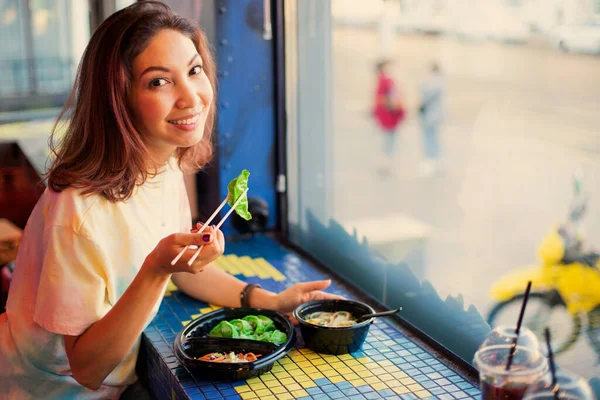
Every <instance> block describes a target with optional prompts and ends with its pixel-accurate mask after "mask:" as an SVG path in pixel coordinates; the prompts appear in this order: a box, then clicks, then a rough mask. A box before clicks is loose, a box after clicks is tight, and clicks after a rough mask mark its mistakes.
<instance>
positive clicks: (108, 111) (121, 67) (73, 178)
mask: <svg viewBox="0 0 600 400" xmlns="http://www.w3.org/2000/svg"><path fill="white" fill-rule="evenodd" d="M163 29H171V30H175V31H178V32H181V33H182V34H184V35H186V36H188V37H189V38H190V39H191V40H192V42H194V45H195V46H196V50H197V51H198V53H199V54H200V57H202V60H203V68H204V71H205V73H206V75H207V76H208V79H209V81H210V83H211V85H212V87H213V91H215V97H216V80H215V64H214V61H213V58H212V55H211V52H210V49H209V45H208V41H207V39H206V36H205V35H204V33H203V32H202V30H201V29H200V28H199V27H198V25H197V24H196V23H195V22H193V21H191V20H189V19H187V18H184V17H181V16H179V15H177V14H175V13H174V12H172V11H171V9H170V8H169V7H168V6H167V5H165V4H163V3H160V2H155V1H144V2H137V3H134V4H132V5H131V6H129V7H127V8H124V9H123V10H121V11H118V12H116V13H114V14H113V15H111V16H110V17H109V18H107V19H106V20H105V21H104V22H103V23H102V24H101V25H100V26H99V27H98V29H97V30H96V31H95V32H94V34H93V35H92V38H91V39H90V42H89V44H88V45H87V47H86V49H85V52H84V54H83V58H82V61H81V63H80V64H79V68H78V70H77V75H76V78H75V83H74V85H73V89H72V90H71V93H70V95H69V98H68V99H67V102H66V104H65V106H64V107H63V109H62V111H61V113H60V114H59V116H58V119H57V121H56V124H55V125H54V128H53V130H52V135H51V136H50V149H51V152H52V155H53V156H54V157H55V159H54V162H53V163H52V166H51V167H50V169H49V171H48V174H47V179H48V186H49V187H50V188H51V189H52V190H54V191H56V192H60V191H62V190H64V189H66V188H69V187H72V188H77V189H80V190H81V191H82V194H96V193H98V194H102V195H103V196H104V197H106V198H107V199H108V200H110V201H113V202H116V201H122V200H126V199H128V198H129V197H130V196H131V195H132V193H133V191H134V189H135V186H136V185H141V184H143V183H144V182H145V181H146V180H147V179H148V177H152V176H153V175H155V174H156V170H155V169H152V168H149V166H148V159H149V154H148V149H147V147H146V143H145V138H144V136H143V135H142V134H141V133H140V132H139V131H138V130H137V129H136V127H135V124H134V122H133V121H134V119H133V114H132V112H131V110H130V109H129V107H128V94H129V91H130V90H131V86H132V85H131V80H132V65H133V60H134V59H135V57H137V56H138V55H139V54H140V53H141V52H143V51H144V49H146V47H147V46H148V44H149V42H150V40H151V39H152V37H154V35H156V34H157V33H158V32H159V31H161V30H163ZM215 104H216V101H215V100H214V98H213V101H212V103H211V105H210V108H209V112H208V116H207V119H206V124H205V127H204V136H203V138H202V140H201V141H200V142H199V143H198V144H196V145H194V146H192V147H188V148H179V149H178V150H177V154H176V156H177V159H178V163H179V166H180V168H181V169H182V170H184V171H194V170H197V169H199V168H202V167H203V166H204V165H205V164H206V163H207V162H208V161H209V160H210V159H211V157H212V151H213V149H212V143H211V136H212V129H213V125H214V120H215V111H216V106H215ZM63 126H64V127H65V132H64V134H62V135H61V134H60V133H59V131H60V130H61V129H60V128H61V127H63Z"/></svg>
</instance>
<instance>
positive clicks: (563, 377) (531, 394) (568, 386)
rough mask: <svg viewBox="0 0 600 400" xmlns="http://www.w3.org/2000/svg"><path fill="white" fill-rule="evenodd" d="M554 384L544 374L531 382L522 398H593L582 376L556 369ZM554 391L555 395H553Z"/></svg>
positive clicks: (542, 399)
mask: <svg viewBox="0 0 600 400" xmlns="http://www.w3.org/2000/svg"><path fill="white" fill-rule="evenodd" d="M556 384H557V385H556V386H554V385H552V377H551V376H550V374H546V375H545V376H544V377H542V379H540V380H538V381H537V382H535V383H533V384H532V385H531V386H530V387H529V389H527V392H526V393H525V397H524V398H523V399H524V400H556V399H560V400H594V394H593V392H592V388H591V387H590V385H589V384H588V383H587V382H586V380H585V379H583V378H582V377H580V376H578V375H575V374H573V373H571V372H569V371H566V370H559V371H556ZM555 392H556V395H555Z"/></svg>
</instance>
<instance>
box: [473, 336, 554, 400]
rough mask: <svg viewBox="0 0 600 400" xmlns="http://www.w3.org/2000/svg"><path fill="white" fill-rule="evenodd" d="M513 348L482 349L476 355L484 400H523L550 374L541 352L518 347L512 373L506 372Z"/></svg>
mask: <svg viewBox="0 0 600 400" xmlns="http://www.w3.org/2000/svg"><path fill="white" fill-rule="evenodd" d="M510 349H511V345H507V344H501V345H493V346H488V347H481V348H480V349H479V350H478V351H477V353H475V364H476V366H477V369H478V370H479V379H480V382H481V399H482V400H521V399H523V397H524V395H525V392H526V391H527V389H528V388H529V386H530V385H531V384H533V383H534V382H535V381H537V380H539V379H540V378H542V376H544V374H545V373H546V371H547V370H548V364H547V362H546V359H545V358H544V357H543V356H542V355H541V353H540V352H539V349H538V348H526V347H522V346H518V345H517V346H516V350H515V352H514V356H513V360H512V364H511V367H510V369H509V370H508V371H507V370H506V365H507V363H508V357H509V353H510Z"/></svg>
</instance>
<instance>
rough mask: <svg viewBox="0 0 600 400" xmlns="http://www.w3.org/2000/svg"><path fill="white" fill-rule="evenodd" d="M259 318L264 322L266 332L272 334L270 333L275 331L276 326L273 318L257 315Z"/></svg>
mask: <svg viewBox="0 0 600 400" xmlns="http://www.w3.org/2000/svg"><path fill="white" fill-rule="evenodd" d="M257 317H258V318H259V319H261V320H262V321H263V322H264V324H265V332H270V331H273V330H275V324H274V323H273V320H272V319H271V318H269V317H267V316H264V315H257Z"/></svg>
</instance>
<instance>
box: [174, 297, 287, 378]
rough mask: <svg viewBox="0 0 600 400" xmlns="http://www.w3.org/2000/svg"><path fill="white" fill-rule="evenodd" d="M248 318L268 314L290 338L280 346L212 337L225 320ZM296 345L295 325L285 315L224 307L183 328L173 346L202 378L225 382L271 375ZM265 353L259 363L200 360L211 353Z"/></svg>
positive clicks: (256, 309)
mask: <svg viewBox="0 0 600 400" xmlns="http://www.w3.org/2000/svg"><path fill="white" fill-rule="evenodd" d="M247 315H264V316H266V317H269V318H271V319H272V320H273V323H274V325H275V328H276V329H279V330H280V331H282V332H283V333H285V334H286V335H287V340H286V341H285V343H282V344H280V345H277V344H274V343H270V342H261V341H258V340H248V339H228V338H211V337H209V336H208V335H209V334H210V331H211V330H212V329H213V328H214V327H215V326H217V325H218V324H219V322H221V321H231V320H233V319H241V318H243V317H245V316H247ZM295 343H296V337H295V331H294V326H293V325H292V323H291V322H290V321H289V319H288V318H286V317H285V316H284V315H283V314H280V313H278V312H276V311H272V310H263V309H258V308H221V309H219V310H216V311H213V312H210V313H208V314H205V315H201V316H200V317H198V318H196V319H195V320H193V321H192V322H190V323H189V324H188V325H187V326H186V327H185V328H183V329H182V330H181V331H180V332H179V334H178V335H177V337H176V338H175V342H174V343H173V350H174V352H175V356H176V357H177V359H178V360H179V362H181V363H182V364H184V365H185V366H186V367H188V369H189V370H190V371H191V372H192V373H194V374H197V375H199V376H208V377H210V378H216V379H221V380H231V381H237V380H244V379H249V378H253V377H256V376H259V375H261V374H264V373H265V372H269V371H270V370H271V369H272V368H273V364H274V363H275V361H277V360H279V359H280V358H282V357H283V356H285V355H286V354H287V353H288V352H289V351H290V350H291V349H292V347H294V344H295ZM230 352H234V353H236V354H237V353H249V352H252V353H254V354H261V356H260V357H258V359H257V360H256V361H253V362H244V363H225V362H211V361H204V360H199V358H201V357H202V356H204V355H206V354H209V353H230Z"/></svg>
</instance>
